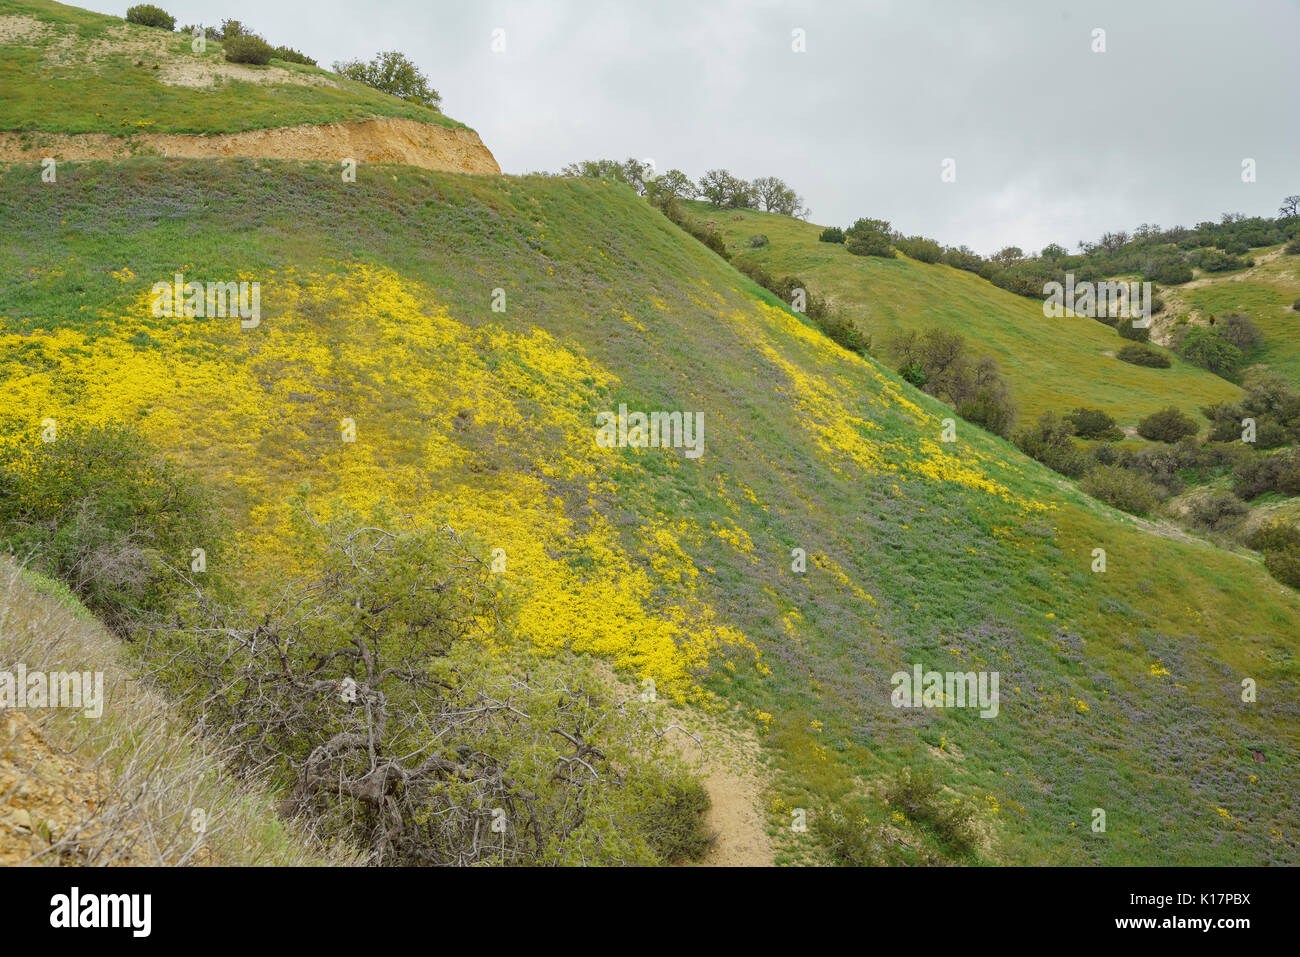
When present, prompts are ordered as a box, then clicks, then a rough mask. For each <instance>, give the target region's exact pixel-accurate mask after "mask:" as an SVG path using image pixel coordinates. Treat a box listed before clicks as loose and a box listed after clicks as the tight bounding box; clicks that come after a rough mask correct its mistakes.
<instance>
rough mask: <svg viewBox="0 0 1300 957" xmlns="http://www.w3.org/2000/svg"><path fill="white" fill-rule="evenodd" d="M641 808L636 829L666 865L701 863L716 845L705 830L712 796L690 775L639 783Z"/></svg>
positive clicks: (646, 779)
mask: <svg viewBox="0 0 1300 957" xmlns="http://www.w3.org/2000/svg"><path fill="white" fill-rule="evenodd" d="M636 790H637V791H639V792H640V793H639V794H638V801H637V803H638V804H639V805H640V808H639V811H638V814H637V817H636V821H635V827H636V829H637V830H639V831H641V832H642V833H643V834H645V837H646V841H647V842H648V843H649V845H650V848H651V849H652V850H653V851H654V852H655V854H656V855H657V856H658V858H659V859H660V860H661V861H663V862H664V863H665V864H677V863H679V862H681V861H695V860H699V859H700V858H701V857H703V856H704V855H705V853H706V852H707V851H708V850H709V848H710V847H711V846H712V845H713V840H714V838H713V836H712V835H710V834H709V832H708V831H707V830H706V829H705V827H704V812H705V811H707V810H708V809H709V807H710V805H711V803H712V802H711V801H710V800H709V792H708V791H706V790H705V789H704V785H703V784H701V783H700V782H699V780H698V779H696V778H694V777H691V776H690V775H688V774H673V775H670V776H666V777H654V776H649V777H645V778H643V779H641V780H638V781H637V783H636Z"/></svg>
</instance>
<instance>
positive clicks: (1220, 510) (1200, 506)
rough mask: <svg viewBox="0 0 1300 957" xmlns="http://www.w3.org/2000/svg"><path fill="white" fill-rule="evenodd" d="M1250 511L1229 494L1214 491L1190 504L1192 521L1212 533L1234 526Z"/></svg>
mask: <svg viewBox="0 0 1300 957" xmlns="http://www.w3.org/2000/svg"><path fill="white" fill-rule="evenodd" d="M1249 511H1250V507H1249V506H1248V505H1247V504H1246V503H1245V502H1243V501H1242V500H1241V499H1239V498H1237V496H1235V495H1233V494H1232V493H1231V492H1225V491H1216V492H1211V493H1210V494H1209V495H1206V496H1203V497H1202V498H1199V499H1197V500H1196V501H1195V502H1194V503H1192V506H1191V511H1190V515H1191V518H1192V521H1194V522H1195V523H1196V524H1197V525H1201V526H1203V527H1205V528H1208V529H1210V530H1212V531H1221V530H1223V529H1224V528H1226V527H1228V526H1231V525H1234V524H1236V522H1237V520H1238V519H1240V518H1241V517H1242V516H1243V515H1245V514H1246V513H1247V512H1249Z"/></svg>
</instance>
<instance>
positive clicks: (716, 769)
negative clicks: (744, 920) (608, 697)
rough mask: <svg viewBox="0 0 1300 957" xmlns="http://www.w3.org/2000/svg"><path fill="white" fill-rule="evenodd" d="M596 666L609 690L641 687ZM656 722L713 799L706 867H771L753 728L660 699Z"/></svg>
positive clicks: (626, 691)
mask: <svg viewBox="0 0 1300 957" xmlns="http://www.w3.org/2000/svg"><path fill="white" fill-rule="evenodd" d="M595 670H596V673H597V674H598V675H600V677H601V678H602V679H603V680H604V681H606V682H607V683H608V684H609V686H610V687H611V688H616V689H618V690H619V691H620V692H622V693H623V694H625V695H626V694H637V693H639V689H638V688H637V687H636V686H635V685H632V684H628V683H627V682H624V681H621V680H620V679H619V677H618V675H617V674H616V673H615V672H614V669H613V668H612V667H610V666H609V664H608V663H607V662H603V661H597V662H595ZM658 707H659V709H660V710H659V711H658V712H657V714H658V724H659V726H660V727H665V728H668V731H667V732H666V733H665V737H664V740H666V741H667V742H668V743H669V745H670V746H671V747H672V748H673V750H674V751H676V752H677V754H678V755H679V756H680V757H681V758H682V760H683V761H684V762H685V763H686V765H687V767H689V768H690V769H691V770H692V771H694V772H695V773H696V774H698V775H699V776H700V779H701V782H702V783H703V784H704V788H705V790H706V791H708V792H709V800H710V802H711V804H710V807H709V810H708V813H707V814H706V815H705V819H704V823H705V826H706V827H707V828H708V830H709V833H711V834H713V835H714V842H713V847H712V849H711V850H710V851H709V852H708V854H707V855H705V857H704V859H703V860H702V861H700V862H699V863H700V865H702V866H704V867H769V866H772V865H773V864H774V863H775V861H776V848H775V846H774V845H773V843H772V838H771V837H770V836H769V835H768V833H767V824H766V816H765V815H764V813H763V807H762V801H763V792H764V790H766V780H765V777H764V771H763V765H762V761H761V760H760V755H761V748H760V746H759V743H758V737H757V736H756V735H755V734H754V732H753V731H752V730H750V729H749V728H746V727H744V726H743V725H742V724H740V723H738V722H729V721H727V720H725V719H724V718H722V717H719V716H717V715H711V714H706V713H705V712H704V711H702V710H700V709H698V708H687V707H681V706H677V705H673V704H671V703H669V702H667V701H661V704H660V705H659V706H658Z"/></svg>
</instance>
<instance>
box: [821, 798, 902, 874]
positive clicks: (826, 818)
mask: <svg viewBox="0 0 1300 957" xmlns="http://www.w3.org/2000/svg"><path fill="white" fill-rule="evenodd" d="M812 826H813V832H814V833H815V834H816V836H817V838H818V840H820V841H821V843H822V844H824V845H825V846H826V847H827V848H828V849H829V850H830V852H831V855H832V856H833V857H834V858H835V860H836V861H838V862H839V863H840V864H842V865H844V866H845V867H880V866H881V865H883V864H885V863H886V857H885V853H884V848H885V840H886V839H885V837H884V835H883V834H882V831H883V828H877V827H874V826H872V824H871V822H870V821H868V820H867V818H866V816H865V815H863V814H860V813H859V812H858V811H856V810H855V809H853V808H851V807H843V806H836V807H831V808H827V809H826V810H824V811H821V812H820V813H818V814H815V815H814V816H813V820H812Z"/></svg>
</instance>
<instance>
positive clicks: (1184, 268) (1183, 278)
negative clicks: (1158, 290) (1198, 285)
mask: <svg viewBox="0 0 1300 957" xmlns="http://www.w3.org/2000/svg"><path fill="white" fill-rule="evenodd" d="M1147 279H1149V280H1150V281H1151V282H1158V283H1160V284H1161V285H1162V286H1181V285H1182V284H1183V283H1185V282H1191V280H1192V267H1191V266H1189V265H1188V264H1187V263H1186V262H1184V261H1183V260H1181V259H1173V260H1169V261H1167V262H1163V263H1161V264H1160V265H1158V266H1157V267H1156V268H1155V269H1154V270H1153V271H1152V272H1151V273H1150V274H1148V276H1147Z"/></svg>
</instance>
